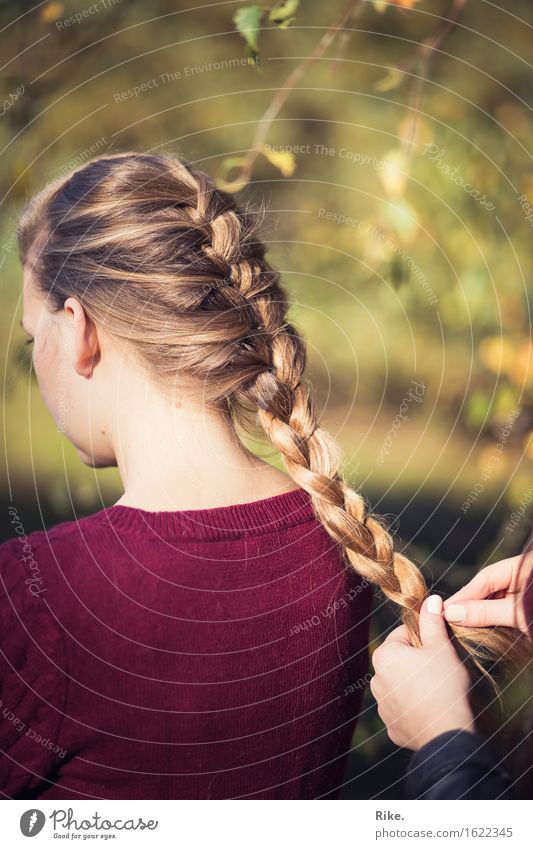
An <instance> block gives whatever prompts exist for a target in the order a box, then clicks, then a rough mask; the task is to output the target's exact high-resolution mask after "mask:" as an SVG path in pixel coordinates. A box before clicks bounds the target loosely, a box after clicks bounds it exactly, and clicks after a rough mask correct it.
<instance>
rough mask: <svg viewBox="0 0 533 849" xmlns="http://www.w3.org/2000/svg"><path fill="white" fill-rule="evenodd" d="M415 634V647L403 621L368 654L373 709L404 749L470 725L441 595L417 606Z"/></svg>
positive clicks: (466, 683) (463, 674)
mask: <svg viewBox="0 0 533 849" xmlns="http://www.w3.org/2000/svg"><path fill="white" fill-rule="evenodd" d="M420 638H421V641H422V647H421V648H415V647H414V646H412V645H411V643H410V642H409V639H408V635H407V629H406V628H405V626H403V625H402V626H400V627H399V628H396V630H394V631H392V633H391V634H389V636H388V637H387V639H386V640H385V641H384V642H383V643H382V645H381V646H379V647H378V648H377V649H376V650H375V652H374V653H373V655H372V663H373V665H374V669H375V673H376V674H375V675H374V677H373V678H372V679H371V681H370V689H371V691H372V695H373V696H374V698H375V699H376V701H377V703H378V713H379V715H380V717H381V719H382V720H383V722H384V723H385V725H386V726H387V733H388V735H389V737H390V739H391V740H392V742H393V743H395V744H396V745H397V746H403V747H405V748H407V749H419V748H421V746H423V745H424V744H425V743H427V742H428V741H429V740H432V739H433V738H434V737H436V736H438V735H439V734H442V733H444V732H445V731H452V730H454V729H464V730H466V731H474V730H475V729H474V717H473V714H472V710H471V708H470V704H469V702H468V697H467V693H468V690H469V687H470V679H469V676H468V673H467V671H466V669H465V668H464V666H463V664H462V663H461V661H460V660H459V657H458V655H457V653H456V651H455V649H454V647H453V644H452V642H451V640H450V638H449V636H448V631H447V629H446V622H445V621H444V617H443V615H442V599H441V598H440V596H431V597H430V598H429V599H426V601H425V602H424V604H423V605H422V609H421V611H420Z"/></svg>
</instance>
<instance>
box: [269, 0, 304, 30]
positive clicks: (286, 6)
mask: <svg viewBox="0 0 533 849" xmlns="http://www.w3.org/2000/svg"><path fill="white" fill-rule="evenodd" d="M299 5H300V0H284V2H283V3H280V5H279V6H275V7H274V8H273V9H271V10H270V13H269V15H268V20H269V21H272V23H274V24H277V25H278V26H279V27H280V29H285V28H286V27H288V26H290V25H291V24H292V23H293V22H294V20H295V12H296V10H297V9H298V6H299Z"/></svg>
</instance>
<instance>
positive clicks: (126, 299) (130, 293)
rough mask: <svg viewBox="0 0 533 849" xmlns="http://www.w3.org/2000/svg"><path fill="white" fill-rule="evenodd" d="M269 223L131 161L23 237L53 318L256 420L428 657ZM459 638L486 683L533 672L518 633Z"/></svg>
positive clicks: (28, 227)
mask: <svg viewBox="0 0 533 849" xmlns="http://www.w3.org/2000/svg"><path fill="white" fill-rule="evenodd" d="M260 223H261V217H260V216H259V215H258V214H257V213H253V212H251V211H250V210H248V209H246V210H245V209H239V208H238V207H237V205H236V203H235V201H234V198H233V196H232V195H230V194H228V193H226V192H224V191H221V190H218V189H217V188H216V187H215V184H214V182H213V180H212V179H211V178H210V177H209V176H208V175H207V174H206V173H204V172H203V171H200V170H198V169H195V168H194V167H193V166H192V165H190V164H189V163H187V162H185V161H181V160H179V159H177V158H176V157H174V156H171V155H170V154H167V153H159V154H143V153H136V152H132V151H130V152H125V153H119V154H112V155H107V154H104V155H103V156H100V157H97V158H96V159H93V160H91V161H90V162H88V163H86V164H85V165H83V166H81V167H80V168H78V169H75V170H74V171H72V172H70V173H69V174H67V175H65V176H63V177H61V178H59V179H58V180H56V181H54V182H53V183H51V184H49V185H48V186H47V187H46V188H45V189H44V190H43V191H42V192H41V193H40V194H39V195H37V197H36V198H35V199H34V200H33V201H32V202H30V204H29V205H28V206H27V208H26V210H25V211H24V213H23V215H22V216H21V219H20V222H19V228H18V236H19V246H20V254H21V259H22V261H23V262H24V261H26V260H27V259H28V258H30V259H31V261H32V263H33V264H34V268H35V271H36V276H37V280H38V282H39V285H40V286H41V287H42V289H43V290H44V291H45V292H46V294H47V296H48V297H49V298H50V302H51V305H52V308H54V309H61V308H62V306H63V303H64V300H65V299H66V298H67V297H69V296H71V295H74V296H75V297H77V298H79V300H80V301H81V302H82V304H83V305H84V307H85V309H86V310H87V313H88V314H89V315H90V316H91V317H92V318H93V320H95V321H101V322H103V323H105V325H106V327H109V328H110V329H111V330H112V331H113V332H115V333H117V334H119V335H122V336H123V337H125V338H127V339H128V340H129V341H130V342H132V343H133V344H134V345H135V347H136V349H137V351H138V353H139V356H140V357H141V359H142V360H143V361H144V362H145V363H146V364H148V365H149V367H150V369H151V371H152V373H153V374H154V376H155V377H156V378H157V379H158V380H160V381H161V382H162V383H164V384H165V385H168V386H172V385H173V382H174V381H175V380H176V377H177V375H178V374H179V377H180V380H183V379H187V378H190V379H191V384H192V385H195V386H198V385H200V386H201V389H202V398H203V400H204V401H205V403H207V404H212V405H215V406H217V407H218V408H221V406H224V405H225V410H226V411H227V412H228V414H229V415H230V416H231V417H233V419H234V421H235V423H236V424H237V423H239V422H240V423H246V421H249V417H250V415H255V420H256V421H257V423H258V424H259V425H260V427H261V429H262V430H263V432H264V434H265V435H266V437H267V438H268V440H269V441H270V442H271V443H272V445H273V446H275V448H276V449H277V450H278V451H279V452H280V454H281V456H282V458H283V461H284V464H285V467H286V470H287V472H288V474H289V475H290V476H291V478H292V479H293V480H294V481H295V483H296V484H298V486H300V487H301V488H302V489H304V490H305V491H306V492H308V493H309V495H310V496H311V499H312V504H313V509H314V513H315V515H316V517H317V519H318V520H319V521H320V522H321V524H322V525H323V527H324V528H325V530H326V531H327V532H328V534H329V535H330V536H331V538H332V539H333V540H334V541H335V542H336V543H338V544H339V545H340V547H341V551H342V553H343V555H344V556H345V557H346V559H347V561H348V563H349V564H351V566H352V567H353V568H354V569H355V570H356V572H358V573H359V574H360V575H361V576H362V577H363V578H365V579H366V580H367V581H369V582H371V583H372V584H374V585H376V586H377V587H379V588H380V589H381V591H382V592H383V593H384V595H385V596H386V597H387V598H389V599H390V600H391V601H393V602H394V603H395V604H396V605H398V606H399V608H400V609H401V613H402V617H403V621H404V624H405V626H406V628H407V631H408V634H409V637H410V640H411V642H412V643H413V644H414V645H420V635H419V629H418V615H419V611H420V606H421V604H422V602H423V600H424V599H425V597H426V595H427V587H426V583H425V581H424V578H423V577H422V574H421V572H420V570H419V569H418V568H417V566H415V564H414V563H413V562H412V561H411V560H409V559H408V558H407V557H406V556H405V555H404V554H402V553H401V552H398V551H395V550H394V543H393V540H392V537H391V535H390V533H389V532H388V530H387V528H386V526H385V524H384V522H383V521H382V519H381V518H380V517H379V516H377V515H375V514H374V513H372V512H371V511H370V510H369V509H368V507H367V504H366V502H365V500H364V498H363V496H362V495H361V494H360V493H358V492H356V491H355V490H354V489H352V488H351V487H350V486H348V484H347V483H346V481H344V480H343V478H342V475H341V473H340V466H341V457H340V452H339V449H338V446H337V445H336V444H335V442H334V440H333V439H332V437H331V436H330V435H329V434H328V433H327V432H326V431H325V430H324V429H323V428H322V427H320V424H319V422H318V420H317V415H316V411H315V406H314V402H313V397H312V392H311V389H310V387H309V384H308V383H307V382H306V381H305V379H304V371H305V365H306V346H305V343H304V341H303V339H302V337H301V336H300V335H299V333H298V332H297V330H296V329H295V328H294V327H293V326H292V324H290V323H289V322H288V320H287V312H288V302H287V297H286V294H285V292H284V290H283V288H282V287H281V285H280V279H279V274H278V272H276V271H275V270H274V269H273V268H272V266H271V265H270V264H269V263H268V262H267V261H266V259H265V247H264V244H263V243H262V242H261V241H260V239H258V238H257V233H258V230H259V225H260ZM451 627H452V631H453V635H454V638H455V639H456V641H457V643H458V644H459V645H460V646H461V647H462V650H463V651H464V652H465V653H466V654H467V655H468V656H469V657H470V658H471V659H472V660H473V662H474V663H475V664H476V665H477V666H478V667H479V668H480V669H482V671H483V666H482V664H483V662H484V661H492V660H502V659H503V660H505V661H508V662H515V663H523V662H524V658H525V657H526V654H527V653H526V651H525V647H524V640H523V637H522V635H520V633H519V632H517V631H515V630H513V629H506V628H487V629H472V628H461V627H459V626H451Z"/></svg>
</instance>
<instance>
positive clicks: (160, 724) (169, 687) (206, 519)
mask: <svg viewBox="0 0 533 849" xmlns="http://www.w3.org/2000/svg"><path fill="white" fill-rule="evenodd" d="M20 519H21V522H22V523H23V517H20ZM17 533H19V534H21V531H20V529H19V530H18V531H17ZM24 558H25V559H24ZM0 577H1V583H0V640H1V644H0V647H1V652H0V698H1V699H2V704H1V705H0V749H1V751H2V752H3V753H4V754H3V755H0V788H1V790H2V792H3V794H4V795H5V796H7V797H15V798H20V797H23V798H43V799H44V798H50V799H71V798H72V799H75V798H96V799H135V798H139V799H143V798H146V799H157V798H161V799H167V798H266V799H269V798H286V799H293V798H318V797H325V796H329V795H330V794H334V793H335V792H336V790H337V788H339V787H340V786H341V784H342V779H343V772H344V766H345V759H346V755H347V753H348V751H349V748H350V741H351V737H352V733H353V730H354V725H355V722H356V719H357V715H358V712H359V710H360V703H361V698H362V694H363V689H364V686H365V683H366V678H367V677H368V676H367V670H368V659H367V646H368V618H369V608H370V603H371V593H370V590H369V588H368V587H366V586H365V584H364V582H363V581H362V580H361V579H360V578H359V577H358V576H357V575H356V574H355V573H354V572H353V570H352V569H351V568H350V567H349V566H348V565H346V564H345V562H344V560H343V558H342V556H341V553H340V551H339V549H338V547H337V545H336V544H335V543H333V542H332V540H331V538H330V537H329V536H328V534H327V533H326V532H325V531H324V529H323V528H322V527H321V526H320V524H319V523H318V522H317V520H316V518H315V517H314V514H313V509H312V504H311V500H310V497H309V496H308V495H307V493H305V492H304V491H303V490H295V491H292V492H289V493H286V494H283V495H278V496H274V497H272V498H267V499H263V500H261V501H255V502H253V503H251V504H236V505H232V506H230V507H217V508H212V509H203V510H186V511H179V512H154V513H153V512H149V511H145V510H139V509H136V508H132V507H125V506H121V505H118V506H114V507H111V508H107V509H102V510H100V511H99V512H97V513H95V514H94V515H92V516H89V517H86V518H83V519H81V520H79V521H77V522H66V523H63V524H61V525H57V526H56V527H55V528H53V529H52V530H51V531H48V532H44V531H39V532H36V533H33V534H31V535H30V536H29V537H28V538H24V537H23V536H22V535H19V536H18V537H15V538H13V539H12V540H9V541H8V542H7V543H4V545H2V546H0Z"/></svg>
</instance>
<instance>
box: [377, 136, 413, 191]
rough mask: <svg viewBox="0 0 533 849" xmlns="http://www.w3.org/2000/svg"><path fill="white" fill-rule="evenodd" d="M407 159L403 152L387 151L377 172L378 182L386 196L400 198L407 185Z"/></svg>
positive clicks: (396, 150) (398, 150)
mask: <svg viewBox="0 0 533 849" xmlns="http://www.w3.org/2000/svg"><path fill="white" fill-rule="evenodd" d="M407 168H408V165H407V157H406V155H405V153H404V152H403V150H401V149H400V148H396V149H395V150H389V152H388V153H387V154H386V156H385V157H384V159H383V167H382V169H381V170H380V172H379V177H380V180H381V182H382V184H383V187H384V189H385V191H386V192H387V194H388V195H392V196H393V197H401V196H402V195H403V194H404V192H405V187H406V185H407Z"/></svg>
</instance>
